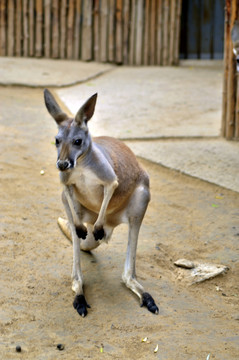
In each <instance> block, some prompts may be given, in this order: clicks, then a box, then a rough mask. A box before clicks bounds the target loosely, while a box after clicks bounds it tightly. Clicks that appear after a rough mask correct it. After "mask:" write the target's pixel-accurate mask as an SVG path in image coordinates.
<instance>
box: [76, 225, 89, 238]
mask: <svg viewBox="0 0 239 360" xmlns="http://www.w3.org/2000/svg"><path fill="white" fill-rule="evenodd" d="M76 233H77V236H78V238H80V239H83V240H85V239H86V236H87V228H86V227H85V226H84V225H82V226H77V227H76Z"/></svg>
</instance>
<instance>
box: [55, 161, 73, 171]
mask: <svg viewBox="0 0 239 360" xmlns="http://www.w3.org/2000/svg"><path fill="white" fill-rule="evenodd" d="M56 165H57V167H58V169H59V170H60V171H64V170H66V169H68V168H69V167H70V162H69V161H68V160H58V161H57V163H56Z"/></svg>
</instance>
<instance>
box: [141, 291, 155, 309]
mask: <svg viewBox="0 0 239 360" xmlns="http://www.w3.org/2000/svg"><path fill="white" fill-rule="evenodd" d="M142 306H146V307H147V309H148V310H149V311H151V312H152V313H154V314H158V312H159V309H158V307H157V305H156V304H155V302H154V299H153V298H152V296H151V295H150V294H149V293H147V292H145V293H143V295H142V304H141V307H142Z"/></svg>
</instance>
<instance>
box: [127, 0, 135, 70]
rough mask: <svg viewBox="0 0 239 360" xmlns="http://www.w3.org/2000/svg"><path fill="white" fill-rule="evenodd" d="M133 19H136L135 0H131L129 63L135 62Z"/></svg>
mask: <svg viewBox="0 0 239 360" xmlns="http://www.w3.org/2000/svg"><path fill="white" fill-rule="evenodd" d="M135 20H136V1H135V0H131V17H130V42H129V65H133V64H134V63H135Z"/></svg>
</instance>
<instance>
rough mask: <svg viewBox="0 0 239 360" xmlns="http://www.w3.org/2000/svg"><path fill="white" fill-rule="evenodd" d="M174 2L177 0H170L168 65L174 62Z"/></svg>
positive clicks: (175, 19)
mask: <svg viewBox="0 0 239 360" xmlns="http://www.w3.org/2000/svg"><path fill="white" fill-rule="evenodd" d="M176 2H177V0H171V1H170V31H169V65H173V64H174V47H175V40H176V21H177V18H176V5H177V4H176Z"/></svg>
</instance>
